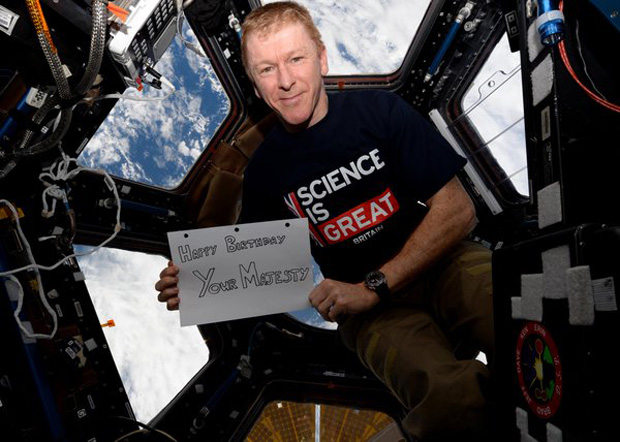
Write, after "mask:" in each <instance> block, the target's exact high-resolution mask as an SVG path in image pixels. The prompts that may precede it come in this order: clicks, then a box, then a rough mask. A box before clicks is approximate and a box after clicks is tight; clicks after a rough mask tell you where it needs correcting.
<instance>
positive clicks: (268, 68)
mask: <svg viewBox="0 0 620 442" xmlns="http://www.w3.org/2000/svg"><path fill="white" fill-rule="evenodd" d="M271 71H273V66H266V67H264V68H262V69H261V70H260V71H259V73H260V74H268V73H270V72H271Z"/></svg>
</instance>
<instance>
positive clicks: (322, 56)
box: [319, 46, 329, 77]
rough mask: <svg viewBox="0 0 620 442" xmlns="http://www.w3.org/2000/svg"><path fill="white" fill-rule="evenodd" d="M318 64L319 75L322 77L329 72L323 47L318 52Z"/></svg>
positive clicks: (325, 50) (325, 51)
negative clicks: (319, 65) (319, 67)
mask: <svg viewBox="0 0 620 442" xmlns="http://www.w3.org/2000/svg"><path fill="white" fill-rule="evenodd" d="M319 63H320V64H321V75H322V76H323V77H324V76H326V75H327V73H328V72H329V65H328V64H327V49H325V47H324V46H323V49H321V50H320V51H319Z"/></svg>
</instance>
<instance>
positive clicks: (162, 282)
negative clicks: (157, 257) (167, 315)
mask: <svg viewBox="0 0 620 442" xmlns="http://www.w3.org/2000/svg"><path fill="white" fill-rule="evenodd" d="M178 275H179V268H178V267H177V266H175V265H174V263H173V262H172V261H168V267H166V268H165V269H163V270H162V271H161V273H160V274H159V281H157V283H156V284H155V290H157V291H158V292H159V295H157V300H158V301H159V302H165V303H166V308H167V309H168V310H178V309H179V302H180V299H179V287H178V286H177V283H178V282H179V278H178Z"/></svg>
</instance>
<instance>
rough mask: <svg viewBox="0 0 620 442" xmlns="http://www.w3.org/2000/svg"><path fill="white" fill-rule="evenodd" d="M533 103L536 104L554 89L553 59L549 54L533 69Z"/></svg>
mask: <svg viewBox="0 0 620 442" xmlns="http://www.w3.org/2000/svg"><path fill="white" fill-rule="evenodd" d="M530 75H531V77H532V105H534V106H536V105H537V104H538V103H540V102H541V101H543V100H544V99H545V98H547V97H548V96H549V94H550V93H551V90H552V89H553V77H554V72H553V60H552V59H551V55H547V56H546V57H545V58H544V59H543V61H541V62H540V63H539V64H538V66H536V67H535V68H534V70H532V73H531V74H530Z"/></svg>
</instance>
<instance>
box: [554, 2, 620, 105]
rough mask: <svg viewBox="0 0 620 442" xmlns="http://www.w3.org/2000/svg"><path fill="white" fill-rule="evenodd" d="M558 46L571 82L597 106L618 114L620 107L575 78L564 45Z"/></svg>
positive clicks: (561, 4) (561, 42)
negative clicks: (571, 78)
mask: <svg viewBox="0 0 620 442" xmlns="http://www.w3.org/2000/svg"><path fill="white" fill-rule="evenodd" d="M563 7H564V1H563V0H561V1H560V5H559V8H560V11H563ZM559 46H560V56H561V57H562V62H563V63H564V67H565V68H566V70H567V71H568V73H569V74H570V75H571V77H573V80H575V82H576V83H577V84H578V85H579V86H580V87H581V88H582V89H583V90H584V91H585V92H586V93H587V94H588V95H589V96H590V98H592V99H593V100H594V101H596V102H597V103H598V104H600V105H601V106H604V107H606V108H607V109H610V110H612V111H614V112H620V106H618V105H616V104H613V103H610V102H609V101H607V100H605V99H603V98H601V97H599V96H598V95H596V94H595V93H594V92H592V91H591V90H590V89H588V87H587V86H586V85H584V84H583V83H582V82H581V81H580V80H579V78H578V77H577V74H576V73H575V71H574V70H573V67H572V66H571V64H570V61H569V59H568V55H567V53H566V45H565V44H564V40H562V41H560V43H559Z"/></svg>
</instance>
